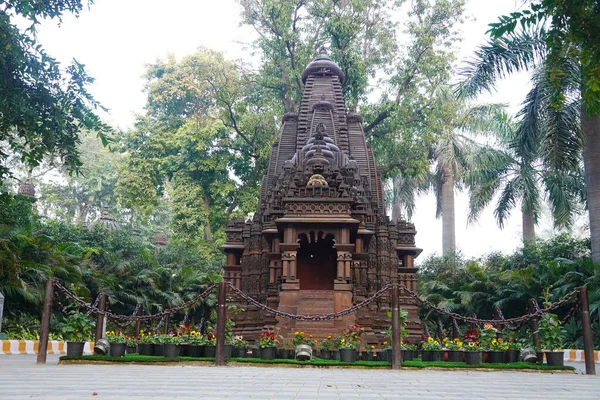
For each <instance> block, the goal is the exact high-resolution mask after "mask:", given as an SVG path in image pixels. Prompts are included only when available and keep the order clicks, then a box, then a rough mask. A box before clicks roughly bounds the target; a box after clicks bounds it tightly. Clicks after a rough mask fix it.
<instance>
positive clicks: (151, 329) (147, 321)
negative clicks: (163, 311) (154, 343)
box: [145, 315, 167, 332]
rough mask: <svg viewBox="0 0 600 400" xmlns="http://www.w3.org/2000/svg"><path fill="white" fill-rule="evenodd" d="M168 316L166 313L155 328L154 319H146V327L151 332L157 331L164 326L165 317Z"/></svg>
mask: <svg viewBox="0 0 600 400" xmlns="http://www.w3.org/2000/svg"><path fill="white" fill-rule="evenodd" d="M166 318H167V316H166V315H164V316H163V317H162V318H161V319H160V321H158V324H156V326H155V327H154V328H153V327H152V320H146V321H145V323H146V328H148V330H149V331H150V332H156V331H158V330H159V329H160V328H162V326H163V324H164V323H165V319H166Z"/></svg>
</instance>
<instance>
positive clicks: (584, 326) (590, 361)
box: [577, 286, 596, 375]
mask: <svg viewBox="0 0 600 400" xmlns="http://www.w3.org/2000/svg"><path fill="white" fill-rule="evenodd" d="M577 295H578V297H579V310H580V311H581V330H582V331H583V354H584V356H585V373H586V374H587V375H596V364H594V341H593V339H592V324H591V321H590V304H589V300H588V290H587V286H580V287H578V288H577Z"/></svg>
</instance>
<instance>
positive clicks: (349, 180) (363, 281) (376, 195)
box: [221, 56, 421, 343]
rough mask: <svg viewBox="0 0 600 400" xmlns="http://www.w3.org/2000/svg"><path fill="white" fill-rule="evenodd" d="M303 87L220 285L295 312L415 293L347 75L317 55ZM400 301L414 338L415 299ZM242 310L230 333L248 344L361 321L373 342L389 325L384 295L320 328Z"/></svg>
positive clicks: (233, 227)
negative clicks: (260, 337)
mask: <svg viewBox="0 0 600 400" xmlns="http://www.w3.org/2000/svg"><path fill="white" fill-rule="evenodd" d="M302 81H303V83H304V92H303V95H302V101H301V105H300V110H299V111H298V112H297V113H287V114H285V115H284V116H283V119H282V125H283V126H282V129H281V135H280V137H279V140H278V141H277V142H275V144H274V145H273V148H272V150H271V154H270V156H269V164H268V169H267V170H266V171H265V173H264V175H263V178H262V183H261V190H260V200H259V205H258V209H257V211H256V213H255V214H254V217H253V219H252V220H248V221H242V220H234V221H230V222H229V223H228V225H227V228H226V233H227V242H226V243H225V244H224V245H223V246H222V247H221V249H222V250H223V251H224V252H225V253H226V255H227V261H226V265H224V266H223V269H224V274H225V280H226V281H229V282H231V283H232V284H233V285H234V286H236V287H237V288H239V289H241V290H242V291H243V292H244V293H246V294H247V295H249V296H251V297H253V298H255V299H256V300H258V301H259V302H261V303H262V304H265V305H267V306H269V307H271V308H275V309H278V310H281V311H285V312H289V313H293V314H301V315H315V314H326V313H331V312H338V311H341V310H344V309H346V308H348V307H351V306H352V305H353V304H357V303H360V302H361V301H363V300H364V299H366V298H368V297H369V296H372V295H373V294H375V293H376V292H377V291H378V290H379V289H380V288H382V287H384V286H385V285H387V284H388V283H391V282H395V281H397V282H399V283H402V284H404V285H406V286H407V287H408V288H410V289H411V290H413V291H416V283H417V282H416V272H417V269H416V268H415V267H414V264H413V260H414V258H415V257H416V256H418V255H419V253H420V252H421V249H419V248H417V247H415V234H416V231H415V228H414V225H413V224H411V223H409V222H406V221H398V222H390V220H389V218H388V217H387V216H386V206H385V201H384V192H383V186H382V182H381V177H380V176H379V174H378V172H377V168H376V165H375V159H374V158H373V151H372V149H371V146H370V145H369V144H368V143H367V142H366V141H365V135H364V131H363V119H362V117H361V116H360V115H357V114H351V113H348V112H346V105H345V101H344V94H343V90H342V83H343V81H344V73H343V72H342V70H341V69H340V68H339V66H338V65H337V64H335V63H334V62H333V61H331V60H330V59H329V58H327V57H325V56H320V57H317V58H316V59H315V60H313V61H312V62H311V63H310V64H309V65H308V66H307V67H306V69H305V70H304V72H303V74H302ZM400 304H401V308H404V309H408V310H409V323H408V325H407V328H408V330H409V333H410V335H411V336H412V337H415V336H418V335H420V332H421V324H420V320H419V317H418V309H417V306H416V305H415V303H414V301H413V300H412V299H411V298H409V297H406V296H401V298H400ZM240 305H241V306H242V307H243V308H244V309H245V312H242V313H240V314H238V315H236V316H235V317H234V319H235V322H236V333H238V334H242V335H244V337H245V338H247V339H250V340H253V338H254V337H255V336H256V334H258V333H260V332H261V331H262V330H263V329H264V328H272V327H274V326H278V327H280V328H282V329H283V331H284V332H287V335H288V336H291V335H293V332H294V331H299V330H301V331H304V332H305V333H306V334H307V335H308V334H312V335H314V337H316V338H322V337H325V336H328V335H336V334H338V333H340V332H341V331H342V330H343V329H344V328H346V327H348V325H349V324H353V323H358V324H360V325H361V326H363V327H365V328H366V331H367V333H368V335H367V341H368V342H370V343H375V342H381V341H382V340H383V338H382V335H381V332H382V331H383V330H385V329H386V328H387V327H388V326H389V325H390V323H391V322H390V318H389V317H388V316H387V312H388V311H389V310H390V305H391V292H390V291H388V292H386V294H385V295H384V296H382V297H381V298H379V299H378V300H377V301H374V302H372V303H370V304H369V305H368V306H366V307H364V308H362V309H360V310H358V311H355V312H353V313H351V314H349V315H346V316H344V317H341V318H336V319H334V320H326V321H319V322H308V321H296V320H290V319H283V318H280V317H275V316H274V315H273V314H272V313H269V312H265V311H263V310H261V309H258V308H256V307H255V306H252V305H248V304H240Z"/></svg>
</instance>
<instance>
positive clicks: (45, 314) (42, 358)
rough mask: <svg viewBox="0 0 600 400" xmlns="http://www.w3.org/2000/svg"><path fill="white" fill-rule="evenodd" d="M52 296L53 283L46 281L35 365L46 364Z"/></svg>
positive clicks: (49, 280) (50, 280)
mask: <svg viewBox="0 0 600 400" xmlns="http://www.w3.org/2000/svg"><path fill="white" fill-rule="evenodd" d="M53 296H54V281H52V279H48V280H47V281H46V293H45V295H44V305H43V307H42V322H41V323H40V344H39V348H38V354H37V363H38V364H46V354H47V353H48V336H50V317H51V315H52V297H53Z"/></svg>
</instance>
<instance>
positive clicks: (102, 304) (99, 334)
mask: <svg viewBox="0 0 600 400" xmlns="http://www.w3.org/2000/svg"><path fill="white" fill-rule="evenodd" d="M98 296H100V301H98V309H99V310H100V311H106V295H105V294H104V293H100V294H99V295H98ZM104 332H105V331H104V314H101V313H98V314H96V336H95V341H96V342H98V340H100V339H102V338H103V337H104Z"/></svg>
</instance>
